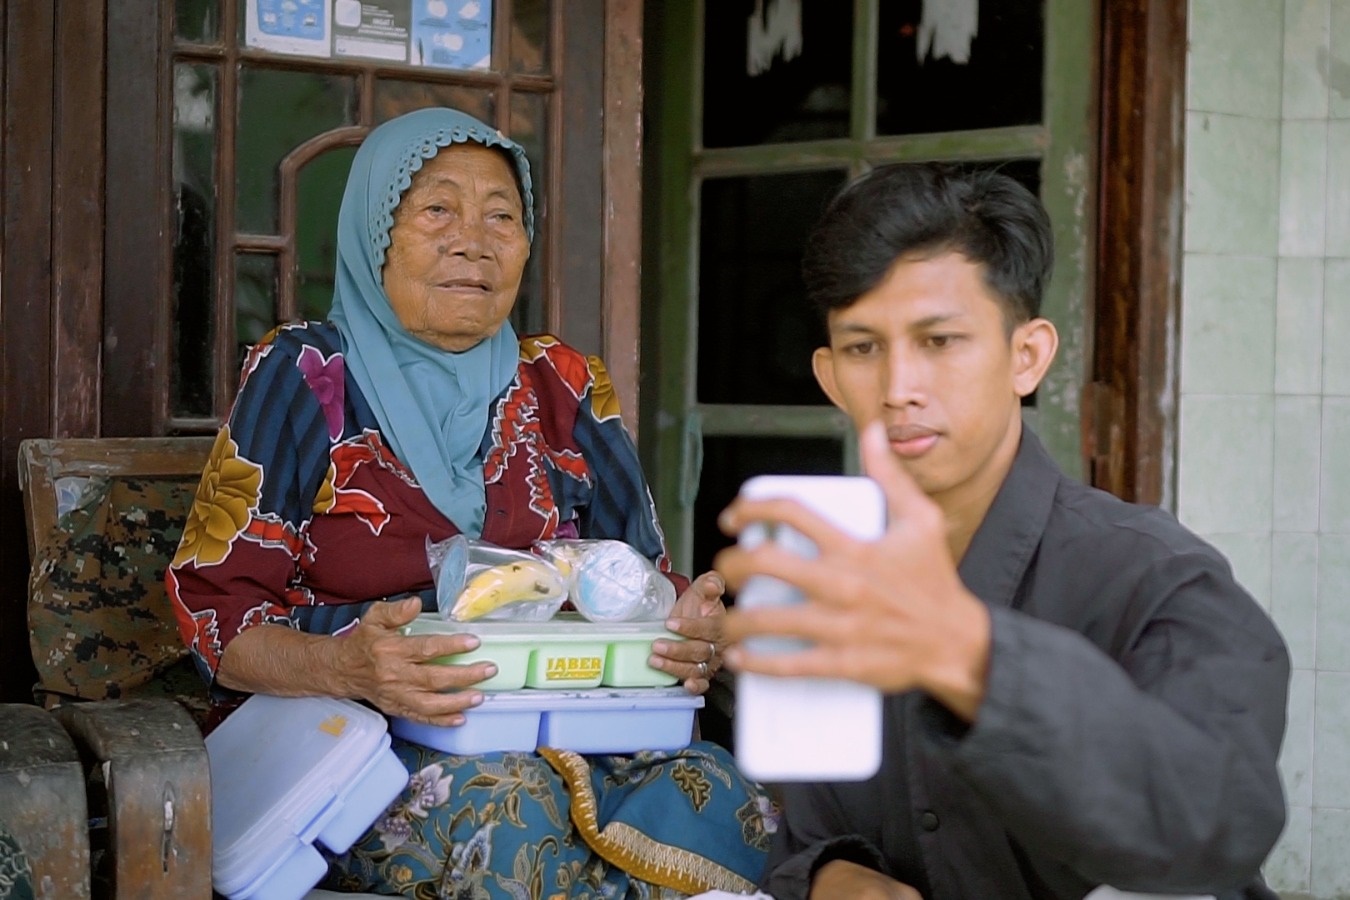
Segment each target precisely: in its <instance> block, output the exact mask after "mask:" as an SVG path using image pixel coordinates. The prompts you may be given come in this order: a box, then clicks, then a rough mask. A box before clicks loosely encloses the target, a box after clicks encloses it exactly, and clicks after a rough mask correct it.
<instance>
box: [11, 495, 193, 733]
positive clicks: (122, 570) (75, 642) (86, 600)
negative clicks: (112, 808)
mask: <svg viewBox="0 0 1350 900" xmlns="http://www.w3.org/2000/svg"><path fill="white" fill-rule="evenodd" d="M196 486H197V478H196V477H195V476H194V477H190V478H139V477H134V476H123V477H115V478H99V479H92V480H90V481H89V483H88V484H86V485H85V486H84V488H83V493H82V494H81V495H80V497H79V499H78V500H77V502H76V503H75V505H74V508H72V509H70V510H69V511H68V512H66V513H64V514H63V515H62V516H61V518H60V520H59V521H58V523H57V525H56V527H55V528H54V529H53V531H52V533H51V534H50V535H49V536H48V538H47V540H46V541H45V542H44V544H43V546H42V547H41V548H40V549H39V551H38V559H37V564H36V565H34V566H33V570H32V574H31V576H30V579H29V603H28V628H29V640H30V641H31V643H32V650H33V662H34V663H35V664H36V666H37V670H38V679H39V683H38V688H37V690H38V692H39V693H40V694H42V695H45V696H44V698H43V699H45V700H46V701H47V704H48V705H51V703H52V702H53V701H57V702H59V701H60V700H62V699H70V698H75V699H84V700H102V699H107V698H116V697H126V696H129V695H131V694H133V693H135V694H142V693H145V692H147V691H148V692H150V693H156V694H160V695H166V694H167V695H171V696H172V695H176V694H178V693H180V692H183V691H186V692H187V696H186V699H188V701H189V705H190V706H195V705H198V704H200V705H202V706H204V704H205V702H206V688H205V685H204V684H203V683H202V682H201V679H200V678H197V677H196V676H195V674H194V673H193V672H192V667H191V665H190V664H189V663H187V662H181V663H180V661H183V660H184V659H185V657H186V656H187V650H186V648H185V647H184V645H183V642H182V640H181V638H180V637H179V636H178V628H177V625H176V624H175V623H174V617H173V612H172V611H171V610H170V608H169V600H168V597H167V595H166V594H165V591H164V570H165V568H166V567H167V566H168V564H169V560H171V559H172V558H173V554H174V552H175V551H176V550H177V549H178V540H179V538H180V537H181V536H182V533H183V522H184V520H185V519H186V517H187V510H188V508H189V505H190V504H191V502H192V497H193V494H194V492H195V490H196ZM175 664H178V665H175ZM180 670H182V671H180ZM184 672H186V673H187V675H188V676H190V677H189V678H188V679H187V680H184V679H183V678H181V677H179V676H181V675H183V674H184ZM163 679H169V680H171V681H172V682H173V684H171V685H164V684H156V683H154V682H158V681H160V680H163ZM193 679H195V684H193V683H192V680H193Z"/></svg>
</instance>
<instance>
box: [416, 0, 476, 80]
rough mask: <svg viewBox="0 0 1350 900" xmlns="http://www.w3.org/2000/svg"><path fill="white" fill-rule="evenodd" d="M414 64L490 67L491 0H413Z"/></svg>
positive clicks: (466, 67) (437, 66)
mask: <svg viewBox="0 0 1350 900" xmlns="http://www.w3.org/2000/svg"><path fill="white" fill-rule="evenodd" d="M412 4H413V29H412V32H413V33H412V55H411V57H410V59H409V62H411V63H412V64H413V65H421V66H432V67H435V68H438V69H488V68H491V67H492V0H412Z"/></svg>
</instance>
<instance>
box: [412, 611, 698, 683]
mask: <svg viewBox="0 0 1350 900" xmlns="http://www.w3.org/2000/svg"><path fill="white" fill-rule="evenodd" d="M403 633H404V634H409V635H418V634H472V635H475V636H476V637H477V638H478V639H479V640H480V641H481V642H482V643H481V644H479V646H478V648H477V649H476V650H471V651H469V652H468V653H456V654H453V655H450V656H443V657H440V658H439V659H437V660H436V662H439V663H445V664H449V665H469V664H471V663H476V662H491V663H495V664H496V666H497V674H496V675H494V676H492V677H491V678H489V679H488V680H486V681H483V682H480V683H479V684H478V685H476V687H478V688H479V689H480V690H484V691H514V690H518V689H520V688H523V687H532V688H544V689H555V690H557V689H567V690H580V689H584V688H594V687H599V686H600V685H605V686H606V687H665V686H667V685H672V684H675V682H676V681H677V680H678V679H677V678H676V677H675V676H674V675H670V674H667V673H666V672H662V671H661V670H660V669H653V668H652V667H651V666H649V665H647V659H648V658H649V657H650V656H651V653H652V641H654V640H656V639H657V638H664V639H666V640H672V641H681V640H684V638H683V637H681V636H680V635H678V634H675V633H674V632H673V631H669V630H668V629H667V628H666V627H665V623H664V622H589V621H587V620H586V619H583V618H582V617H581V616H580V615H578V614H577V613H559V614H558V615H557V616H556V617H554V618H552V619H550V620H548V621H547V622H493V621H475V622H452V621H447V620H445V619H442V618H441V617H440V616H438V615H436V614H434V613H423V614H422V615H420V616H418V617H417V618H416V619H414V620H413V621H412V622H410V623H409V624H408V625H406V626H404V627H403Z"/></svg>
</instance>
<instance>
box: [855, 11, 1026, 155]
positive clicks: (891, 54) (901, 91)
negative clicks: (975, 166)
mask: <svg viewBox="0 0 1350 900" xmlns="http://www.w3.org/2000/svg"><path fill="white" fill-rule="evenodd" d="M922 6H923V4H921V3H920V2H919V0H886V2H883V3H881V4H879V7H880V14H879V20H878V31H877V35H878V37H877V40H878V45H877V121H876V126H877V134H883V135H885V134H926V133H935V132H944V131H965V130H969V129H977V128H998V127H1004V126H1009V125H1033V124H1037V123H1039V122H1040V121H1041V116H1042V112H1041V111H1042V104H1043V97H1042V95H1043V82H1044V69H1045V3H1044V0H1028V2H1018V3H1008V2H1002V3H988V2H986V3H980V4H979V6H978V15H977V16H976V18H975V19H973V20H964V19H963V17H962V16H961V15H960V14H959V13H953V12H952V9H954V8H955V7H956V5H955V4H954V5H953V7H952V8H951V9H944V8H942V7H940V6H939V5H937V4H930V7H931V10H930V11H931V15H930V18H929V19H927V20H925V18H924V15H923V9H922ZM972 28H974V29H975V30H974V32H973V33H972V31H971V29H972Z"/></svg>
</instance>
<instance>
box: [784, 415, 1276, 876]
mask: <svg viewBox="0 0 1350 900" xmlns="http://www.w3.org/2000/svg"><path fill="white" fill-rule="evenodd" d="M960 574H961V578H962V580H963V581H964V582H965V585H966V587H967V588H968V589H969V590H970V591H972V592H973V593H974V594H975V595H976V596H978V597H979V598H980V599H981V600H983V601H984V602H985V603H986V604H988V606H989V608H990V614H991V617H992V628H993V630H992V647H991V656H990V665H989V676H988V686H987V691H986V694H985V697H984V700H983V703H982V705H981V706H980V709H979V713H978V716H977V718H976V721H975V723H974V724H973V725H969V726H967V725H965V724H964V723H963V722H961V721H960V720H958V719H957V718H956V717H955V716H953V715H951V714H950V713H949V712H948V711H947V710H946V709H945V708H943V707H941V706H940V705H938V704H937V703H936V702H934V701H933V700H931V699H930V698H928V697H926V696H925V695H922V694H920V693H918V692H911V693H908V694H903V695H898V696H892V697H888V698H886V723H885V741H886V745H885V746H886V750H885V761H884V763H883V766H882V770H881V771H880V772H879V773H878V774H877V775H876V776H875V777H873V778H872V779H870V780H869V781H865V782H859V783H853V784H824V785H789V786H785V787H784V789H783V800H784V804H785V812H786V815H785V818H784V823H783V827H782V829H781V830H780V832H779V834H778V837H777V841H776V845H775V848H774V851H773V853H772V855H771V858H770V863H769V870H768V873H767V875H766V878H765V887H766V889H767V890H768V891H769V892H770V893H772V894H773V896H774V897H775V898H777V900H797V898H804V897H806V896H807V894H808V892H809V887H810V878H811V874H812V873H813V872H814V871H815V869H816V868H817V867H818V866H819V865H821V864H823V862H825V861H827V860H830V859H835V858H844V859H850V860H854V861H856V862H860V863H863V864H866V865H869V866H871V867H873V868H876V869H878V870H880V871H883V872H886V873H887V874H889V875H891V876H892V877H894V878H897V879H899V880H900V881H903V882H905V883H907V884H911V885H913V886H915V887H916V888H918V889H919V890H920V891H921V892H922V893H923V896H924V897H925V898H926V900H992V898H998V900H1022V898H1028V900H1029V898H1037V900H1039V898H1079V897H1082V896H1084V895H1085V894H1087V893H1088V892H1089V891H1091V890H1092V889H1093V888H1094V887H1095V886H1097V885H1099V884H1110V885H1113V886H1115V887H1118V888H1122V889H1126V890H1133V891H1146V892H1161V893H1199V894H1214V895H1215V896H1217V897H1219V898H1223V900H1229V898H1243V897H1246V898H1260V897H1269V898H1273V897H1274V896H1275V895H1274V894H1273V893H1271V892H1269V891H1268V890H1267V889H1266V888H1265V887H1264V885H1263V884H1262V882H1261V880H1260V875H1259V871H1258V870H1259V867H1260V865H1261V863H1262V861H1263V860H1264V859H1265V856H1266V854H1267V853H1268V852H1269V850H1270V848H1271V846H1272V845H1273V844H1274V842H1275V839H1276V838H1277V837H1278V836H1279V833H1280V829H1281V828H1282V827H1283V824H1284V815H1285V804H1284V797H1283V793H1282V791H1281V788H1280V778H1279V772H1278V769H1277V767H1276V760H1277V756H1278V753H1279V747H1280V739H1281V737H1282V735H1283V732H1284V722H1285V699H1286V696H1287V688H1288V681H1289V657H1288V653H1287V651H1286V650H1285V646H1284V643H1283V641H1282V640H1281V639H1280V636H1279V634H1278V633H1277V632H1276V630H1275V628H1274V626H1273V625H1272V623H1271V621H1270V619H1269V618H1268V617H1267V616H1266V614H1265V612H1264V611H1263V610H1262V609H1261V608H1260V607H1259V606H1258V605H1257V603H1256V602H1255V601H1254V600H1253V599H1252V598H1251V596H1250V595H1249V594H1248V593H1247V592H1246V591H1245V590H1243V589H1242V588H1241V587H1240V586H1239V585H1238V584H1237V583H1236V582H1235V581H1234V580H1233V574H1232V571H1231V569H1230V568H1229V565H1228V563H1227V561H1226V560H1225V559H1224V558H1223V556H1222V555H1221V554H1220V553H1219V552H1218V551H1216V550H1215V549H1214V548H1213V547H1211V546H1209V545H1208V544H1206V543H1205V542H1204V541H1202V540H1201V539H1200V538H1198V537H1196V536H1195V535H1194V534H1192V533H1191V532H1189V531H1188V530H1186V529H1185V528H1184V527H1182V526H1181V525H1180V524H1179V523H1178V522H1177V521H1176V520H1175V519H1174V518H1173V517H1172V516H1171V515H1169V514H1168V513H1166V512H1164V511H1162V510H1159V509H1157V508H1153V507H1145V506H1138V505H1134V504H1129V503H1125V502H1122V501H1121V500H1119V499H1117V498H1115V497H1112V496H1111V495H1109V494H1106V493H1104V492H1101V491H1097V490H1094V489H1092V488H1089V487H1086V486H1084V485H1082V484H1080V483H1078V482H1076V481H1074V480H1072V479H1070V478H1068V477H1066V476H1065V475H1064V474H1063V473H1062V472H1060V470H1059V469H1058V467H1057V466H1056V465H1055V463H1054V462H1053V461H1052V460H1051V459H1050V457H1049V455H1048V454H1047V453H1046V452H1045V450H1044V448H1043V447H1042V446H1041V444H1040V441H1039V440H1037V438H1036V437H1035V436H1034V435H1033V434H1031V433H1030V432H1029V431H1028V432H1024V434H1023V437H1022V443H1021V446H1020V448H1019V450H1018V453H1017V457H1016V460H1015V461H1014V463H1013V467H1012V469H1011V471H1010V472H1009V474H1008V477H1007V479H1006V480H1005V482H1004V484H1003V486H1002V488H1001V489H1000V490H999V493H998V496H997V497H996V498H995V500H994V503H993V505H992V506H991V507H990V509H989V512H988V514H987V515H986V517H985V520H984V522H983V523H982V524H981V526H980V528H979V530H978V531H977V532H976V534H975V537H974V539H973V541H972V542H971V545H970V549H969V550H968V551H967V553H966V555H965V557H964V558H963V559H962V561H961V565H960Z"/></svg>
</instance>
